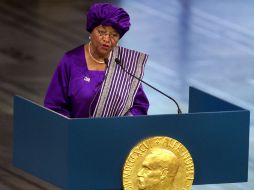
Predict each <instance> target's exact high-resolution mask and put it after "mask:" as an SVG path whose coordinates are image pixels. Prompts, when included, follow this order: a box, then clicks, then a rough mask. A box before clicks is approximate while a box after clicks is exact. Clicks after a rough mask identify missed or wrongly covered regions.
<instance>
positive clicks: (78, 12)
mask: <svg viewBox="0 0 254 190" xmlns="http://www.w3.org/2000/svg"><path fill="white" fill-rule="evenodd" d="M96 2H111V3H114V4H117V5H119V6H121V7H123V8H124V9H126V10H127V12H128V13H129V14H130V16H131V23H132V25H131V29H130V31H129V32H128V33H127V34H126V35H125V36H124V37H123V38H122V39H121V42H120V45H121V46H124V47H127V48H130V49H136V50H138V51H142V52H145V53H147V54H149V60H148V62H147V65H146V71H145V76H144V80H145V81H146V82H149V83H150V84H152V85H154V86H156V87H157V88H159V89H160V90H162V91H163V92H165V93H167V94H168V95H170V96H172V97H174V98H175V99H176V100H177V101H178V102H179V104H180V106H181V108H182V110H183V112H188V88H189V86H194V87H197V88H199V89H201V90H204V91H206V92H208V93H211V94H213V95H215V96H218V97H220V98H222V99H224V100H227V101H229V102H231V103H233V104H236V105H238V106H241V107H243V108H246V109H248V110H250V111H251V127H250V157H249V181H248V182H247V183H235V184H216V185H202V186H193V188H192V189H193V190H201V189H202V190H217V189H218V190H226V189H230V190H234V189H242V190H243V189H244V190H253V188H254V151H253V150H254V132H253V118H254V117H253V111H254V32H253V31H254V20H253V18H254V1H253V0H158V1H154V0H138V1H134V0H118V1H117V0H115V1H91V0H90V1H89V0H87V1H85V0H23V1H19V0H0V190H58V189H59V188H57V187H55V186H53V185H51V184H48V183H46V182H44V181H42V180H40V179H38V178H36V177H33V176H31V175H29V174H27V173H25V172H22V171H20V170H18V169H16V168H14V167H13V166H12V164H11V159H12V116H13V96H14V95H21V96H24V97H25V98H28V99H30V100H32V101H35V102H37V103H39V104H42V103H43V98H44V94H45V92H46V90H47V86H48V84H49V81H50V79H51V76H52V74H53V72H54V69H55V68H56V66H57V64H58V62H59V60H60V59H61V57H62V56H63V54H64V53H65V52H66V51H68V50H70V49H73V48H75V47H77V46H79V45H81V44H83V43H86V42H88V35H89V33H88V32H87V31H86V29H85V25H86V16H85V15H86V11H87V10H88V8H89V7H90V5H92V4H93V3H96ZM145 91H146V94H147V96H148V98H149V100H150V103H151V107H150V110H149V114H171V113H176V108H175V105H174V104H173V103H172V102H171V101H169V100H168V99H166V98H164V97H163V96H162V95H160V94H158V93H157V92H155V91H153V90H152V89H149V88H148V87H145ZM225 138H226V137H225Z"/></svg>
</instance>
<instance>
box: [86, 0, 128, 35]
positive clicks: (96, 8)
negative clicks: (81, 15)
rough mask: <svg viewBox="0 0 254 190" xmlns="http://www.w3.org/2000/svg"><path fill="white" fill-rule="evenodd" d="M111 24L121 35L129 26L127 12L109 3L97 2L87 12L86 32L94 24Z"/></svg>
mask: <svg viewBox="0 0 254 190" xmlns="http://www.w3.org/2000/svg"><path fill="white" fill-rule="evenodd" d="M99 25H103V26H112V27H113V28H114V29H115V30H116V31H117V32H118V33H119V34H120V37H122V36H123V35H124V34H125V33H126V32H127V31H128V30H129V27H130V25H131V24H130V17H129V14H128V13H127V12H126V11H125V10H124V9H122V8H120V7H117V6H115V5H112V4H109V3H97V4H94V5H92V6H91V7H90V9H89V10H88V12H87V25H86V29H87V31H88V32H90V33H91V32H92V31H93V29H94V28H95V27H96V26H99Z"/></svg>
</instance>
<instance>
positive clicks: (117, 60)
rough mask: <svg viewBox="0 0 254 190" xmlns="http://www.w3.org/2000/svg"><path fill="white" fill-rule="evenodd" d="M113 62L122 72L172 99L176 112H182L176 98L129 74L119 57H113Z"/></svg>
mask: <svg viewBox="0 0 254 190" xmlns="http://www.w3.org/2000/svg"><path fill="white" fill-rule="evenodd" d="M115 62H116V64H117V65H119V66H120V67H121V68H122V69H123V71H124V72H126V73H127V74H129V75H131V76H132V77H134V78H135V79H137V80H139V81H141V82H142V83H144V84H146V85H147V86H149V87H150V88H152V89H154V90H156V91H157V92H159V93H161V94H162V95H164V96H166V97H167V98H168V99H170V100H172V101H173V102H174V103H175V105H176V107H177V113H178V114H181V113H182V111H181V109H180V107H179V105H178V103H177V102H176V100H175V99H174V98H172V97H171V96H169V95H167V94H165V93H164V92H162V91H160V90H159V89H157V88H155V87H153V86H152V85H150V84H148V83H147V82H145V81H143V80H142V79H141V78H139V77H137V76H135V75H133V74H131V73H130V72H129V71H127V70H126V69H125V68H124V67H123V65H122V64H121V61H120V59H119V58H115Z"/></svg>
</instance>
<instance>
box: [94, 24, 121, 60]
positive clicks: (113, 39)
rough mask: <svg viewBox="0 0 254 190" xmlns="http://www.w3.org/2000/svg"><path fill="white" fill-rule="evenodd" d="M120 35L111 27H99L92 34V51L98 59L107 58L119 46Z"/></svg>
mask: <svg viewBox="0 0 254 190" xmlns="http://www.w3.org/2000/svg"><path fill="white" fill-rule="evenodd" d="M119 39H120V35H119V33H118V32H117V31H116V30H115V29H114V28H113V27H111V26H102V25H100V26H97V27H96V28H94V29H93V31H92V33H91V51H92V53H93V54H94V55H96V56H98V57H106V56H108V55H109V53H110V51H111V50H112V49H113V48H114V47H115V46H116V45H117V43H118V41H119Z"/></svg>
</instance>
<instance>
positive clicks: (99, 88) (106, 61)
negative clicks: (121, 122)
mask: <svg viewBox="0 0 254 190" xmlns="http://www.w3.org/2000/svg"><path fill="white" fill-rule="evenodd" d="M108 62H109V60H108V58H104V63H105V64H106V67H108ZM107 76H108V73H106V76H105V78H104V80H106V79H107ZM104 80H103V81H102V82H101V84H100V85H99V87H98V88H97V90H96V93H95V95H94V96H93V99H92V101H91V103H90V104H89V109H88V114H89V115H88V117H89V118H90V117H91V116H92V113H91V106H92V104H93V103H94V100H95V98H96V97H97V95H98V93H99V91H100V90H101V86H102V83H103V82H104Z"/></svg>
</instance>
